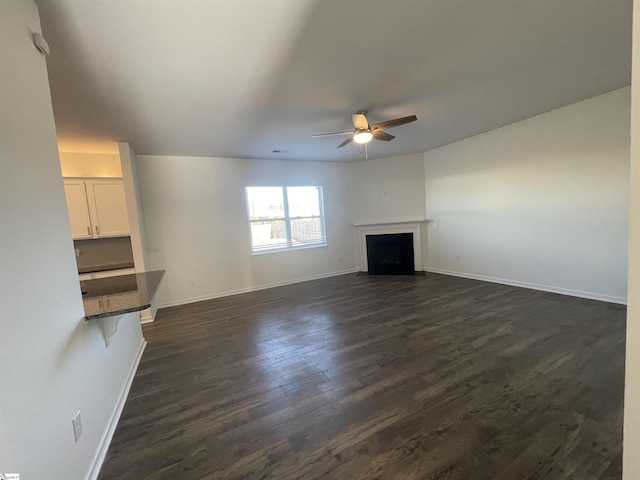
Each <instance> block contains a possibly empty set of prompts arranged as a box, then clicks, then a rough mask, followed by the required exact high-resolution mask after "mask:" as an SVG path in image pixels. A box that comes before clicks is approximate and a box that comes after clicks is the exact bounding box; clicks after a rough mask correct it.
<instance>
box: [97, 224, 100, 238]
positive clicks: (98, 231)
mask: <svg viewBox="0 0 640 480" xmlns="http://www.w3.org/2000/svg"><path fill="white" fill-rule="evenodd" d="M96 235H98V236H100V229H99V228H98V225H96Z"/></svg>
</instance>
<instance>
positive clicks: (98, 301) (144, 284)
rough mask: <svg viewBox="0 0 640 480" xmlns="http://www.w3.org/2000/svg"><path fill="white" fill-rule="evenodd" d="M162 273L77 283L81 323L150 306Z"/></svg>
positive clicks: (122, 276) (156, 272) (159, 271)
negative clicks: (82, 309) (82, 314)
mask: <svg viewBox="0 0 640 480" xmlns="http://www.w3.org/2000/svg"><path fill="white" fill-rule="evenodd" d="M163 275H164V270H154V271H151V272H143V273H134V274H130V275H118V276H116V277H108V278H98V279H94V280H83V281H81V282H80V288H81V289H82V300H83V303H84V313H85V320H94V319H98V318H105V317H111V316H115V315H123V314H125V313H130V312H138V311H140V310H145V309H147V308H150V307H151V301H152V299H153V296H154V295H155V294H156V291H157V290H158V286H159V285H160V281H161V280H162V277H163Z"/></svg>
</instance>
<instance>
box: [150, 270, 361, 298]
mask: <svg viewBox="0 0 640 480" xmlns="http://www.w3.org/2000/svg"><path fill="white" fill-rule="evenodd" d="M356 272H357V270H356V269H355V268H350V269H349V270H342V271H340V272H331V273H323V274H320V275H311V276H309V277H302V278H297V279H295V280H288V281H285V282H276V283H269V284H266V285H259V286H256V287H247V288H239V289H237V290H227V291H226V292H219V293H213V294H210V295H202V296H200V297H192V298H187V299H184V300H177V301H174V302H167V303H162V304H160V305H158V308H166V307H176V306H178V305H186V304H187V303H195V302H203V301H205V300H213V299H214V298H221V297H229V296H231V295H238V294H241V293H249V292H257V291H258V290H266V289H268V288H275V287H282V286H284V285H292V284H294V283H302V282H308V281H310V280H319V279H321V278H330V277H337V276H338V275H346V274H349V273H356Z"/></svg>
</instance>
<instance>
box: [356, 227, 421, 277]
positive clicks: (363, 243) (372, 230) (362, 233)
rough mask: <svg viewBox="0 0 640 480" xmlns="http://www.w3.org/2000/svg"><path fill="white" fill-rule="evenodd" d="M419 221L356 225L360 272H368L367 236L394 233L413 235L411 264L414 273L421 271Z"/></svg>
mask: <svg viewBox="0 0 640 480" xmlns="http://www.w3.org/2000/svg"><path fill="white" fill-rule="evenodd" d="M424 221H425V220H424V219H421V220H412V221H402V222H381V223H356V224H355V225H354V227H356V229H357V230H358V237H359V242H358V247H359V249H360V251H359V252H358V258H359V259H360V269H359V270H360V271H361V272H366V271H368V270H369V268H368V265H367V235H388V234H394V233H412V234H413V263H414V267H415V271H416V272H420V271H422V241H421V239H420V230H421V228H420V227H421V224H422V223H423V222H424Z"/></svg>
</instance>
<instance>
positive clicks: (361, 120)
mask: <svg viewBox="0 0 640 480" xmlns="http://www.w3.org/2000/svg"><path fill="white" fill-rule="evenodd" d="M351 120H353V126H354V127H356V130H366V129H368V128H369V122H367V117H366V116H365V115H364V113H354V114H353V115H351Z"/></svg>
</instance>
